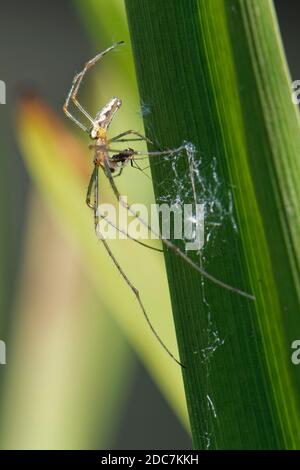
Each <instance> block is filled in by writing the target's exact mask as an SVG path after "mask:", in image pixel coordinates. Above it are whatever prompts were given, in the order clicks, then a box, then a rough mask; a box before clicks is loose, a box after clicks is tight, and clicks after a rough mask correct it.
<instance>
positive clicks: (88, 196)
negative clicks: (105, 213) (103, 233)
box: [85, 165, 97, 210]
mask: <svg viewBox="0 0 300 470" xmlns="http://www.w3.org/2000/svg"><path fill="white" fill-rule="evenodd" d="M96 172H97V168H96V165H95V167H94V170H93V172H92V175H91V178H90V181H89V185H88V189H87V193H86V199H85V201H86V203H87V205H88V207H89V208H90V209H93V210H94V207H95V202H94V204H91V195H92V190H93V187H94V184H95V176H96Z"/></svg>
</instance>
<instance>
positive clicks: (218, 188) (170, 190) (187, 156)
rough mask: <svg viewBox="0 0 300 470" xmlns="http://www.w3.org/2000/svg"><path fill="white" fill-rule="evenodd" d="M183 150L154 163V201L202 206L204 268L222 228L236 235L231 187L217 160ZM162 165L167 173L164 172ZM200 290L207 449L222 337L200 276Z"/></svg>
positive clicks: (190, 149)
mask: <svg viewBox="0 0 300 470" xmlns="http://www.w3.org/2000/svg"><path fill="white" fill-rule="evenodd" d="M183 147H184V148H183V149H182V150H181V151H180V152H174V154H172V155H170V156H166V157H161V161H160V162H158V163H156V162H155V165H156V164H160V165H162V171H161V173H163V174H164V175H165V176H164V177H163V179H162V180H160V181H159V183H158V192H159V193H162V194H163V195H162V196H160V197H159V198H158V201H157V202H158V204H163V203H165V204H168V205H178V206H183V205H184V204H185V203H187V202H192V203H193V204H194V205H195V204H196V203H197V204H203V205H204V226H205V231H204V245H203V247H202V249H201V250H200V251H198V253H197V255H198V259H199V264H200V265H201V266H203V265H205V261H206V256H207V254H208V253H209V256H210V258H211V257H212V256H214V252H215V248H216V247H218V250H217V254H216V255H215V256H219V255H220V243H221V244H226V243H227V242H226V240H223V239H222V237H221V233H222V232H221V228H222V226H223V225H224V224H229V225H230V226H231V228H232V230H233V231H234V232H235V233H237V234H238V227H237V223H236V220H235V217H234V210H233V196H232V188H231V187H228V186H226V185H225V183H224V181H223V179H221V178H220V176H219V173H220V172H219V168H218V161H217V158H216V157H215V156H207V155H204V154H202V153H201V152H200V151H198V150H197V149H196V147H195V145H194V144H192V143H191V142H185V143H184V145H183ZM170 162H171V164H170ZM164 166H165V168H166V171H164ZM166 188H167V192H166ZM200 222H201V221H200ZM201 223H202V222H201ZM201 289H202V295H203V308H204V311H205V315H206V328H205V331H204V336H205V343H206V346H205V347H203V348H202V349H201V350H200V351H194V354H195V355H197V354H199V355H200V360H201V363H202V364H203V367H204V370H205V384H204V385H205V389H206V404H205V406H206V409H207V419H206V422H205V423H203V424H204V429H205V430H204V432H203V435H202V439H203V443H204V446H205V447H206V448H207V449H209V448H210V447H211V444H212V436H213V427H214V424H213V423H214V421H215V420H217V419H218V414H217V410H216V406H215V404H214V401H213V396H212V394H211V393H210V391H209V390H210V389H211V387H210V372H211V368H212V367H213V360H214V355H215V352H216V351H217V350H218V349H219V348H220V347H222V345H223V344H224V342H225V338H224V337H222V333H221V332H220V331H219V329H218V326H217V324H216V321H215V320H214V313H213V311H212V308H211V305H210V304H209V302H208V300H207V297H206V293H205V283H204V278H203V277H201ZM199 314H200V312H199Z"/></svg>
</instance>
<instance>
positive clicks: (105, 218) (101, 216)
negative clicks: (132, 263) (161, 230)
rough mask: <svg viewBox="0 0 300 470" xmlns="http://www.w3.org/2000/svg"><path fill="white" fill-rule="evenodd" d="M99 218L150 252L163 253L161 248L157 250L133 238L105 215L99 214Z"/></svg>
mask: <svg viewBox="0 0 300 470" xmlns="http://www.w3.org/2000/svg"><path fill="white" fill-rule="evenodd" d="M98 217H99V218H101V219H104V220H105V221H106V222H107V223H108V224H109V225H111V226H112V227H114V228H115V229H116V230H118V232H120V233H123V235H126V237H127V238H129V239H130V240H132V241H133V242H135V243H138V245H141V246H144V247H145V248H149V249H150V250H153V251H158V252H159V253H163V250H162V249H161V248H156V247H155V246H151V245H148V244H147V243H144V242H141V241H140V240H138V239H137V238H134V237H132V236H131V235H129V233H128V232H127V231H126V230H123V229H121V228H120V227H117V226H116V225H115V224H113V223H112V222H111V221H110V220H109V219H108V218H107V217H105V216H104V215H102V214H98Z"/></svg>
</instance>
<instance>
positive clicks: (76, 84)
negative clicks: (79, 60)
mask: <svg viewBox="0 0 300 470" xmlns="http://www.w3.org/2000/svg"><path fill="white" fill-rule="evenodd" d="M123 43H124V41H119V42H116V43H115V44H113V45H112V46H110V47H108V48H107V49H105V50H104V51H102V52H100V53H99V54H97V55H96V56H95V57H93V58H92V59H90V60H89V61H88V62H86V64H85V66H84V68H83V70H82V71H81V72H79V73H78V74H77V75H75V77H74V79H73V83H72V86H71V89H70V91H69V93H68V95H67V98H66V101H65V103H64V106H63V110H64V112H65V114H66V115H67V116H68V118H69V119H71V120H72V121H73V122H75V124H76V125H77V126H79V127H80V128H81V129H82V130H84V131H85V132H87V133H88V134H89V129H88V128H87V127H86V126H85V125H84V124H82V123H81V122H80V121H79V120H78V119H77V118H75V116H73V114H71V112H70V111H69V105H70V101H72V103H73V104H74V105H75V106H76V107H77V108H78V109H79V111H81V112H82V114H83V115H84V116H85V117H86V118H87V119H88V120H89V121H90V122H91V124H94V119H93V118H92V117H91V116H90V115H89V113H88V112H87V111H86V110H85V109H84V108H83V106H81V104H80V103H79V101H78V100H77V94H78V91H79V88H80V85H81V82H82V80H83V77H84V76H85V74H86V73H87V71H88V70H89V69H90V68H91V67H93V65H95V64H96V63H97V62H98V61H99V60H100V59H101V58H102V57H103V56H104V55H105V54H107V53H108V52H110V51H111V50H113V49H114V48H115V47H116V46H118V45H119V44H123Z"/></svg>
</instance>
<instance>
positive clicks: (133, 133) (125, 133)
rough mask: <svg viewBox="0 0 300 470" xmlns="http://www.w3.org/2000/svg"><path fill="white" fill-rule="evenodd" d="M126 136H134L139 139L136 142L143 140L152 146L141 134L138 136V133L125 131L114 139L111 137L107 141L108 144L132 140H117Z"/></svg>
mask: <svg viewBox="0 0 300 470" xmlns="http://www.w3.org/2000/svg"><path fill="white" fill-rule="evenodd" d="M127 135H136V136H137V137H138V138H139V139H137V140H144V141H145V142H148V143H149V144H151V145H154V143H153V142H152V140H150V139H148V137H146V136H144V135H143V134H140V132H137V131H133V130H129V131H125V132H122V133H121V134H118V135H116V136H115V137H112V138H111V139H109V141H108V143H110V142H116V141H118V142H129V141H130V140H132V139H126V140H119V139H122V137H126V136H127ZM133 140H136V139H133ZM133 140H132V141H133Z"/></svg>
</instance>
